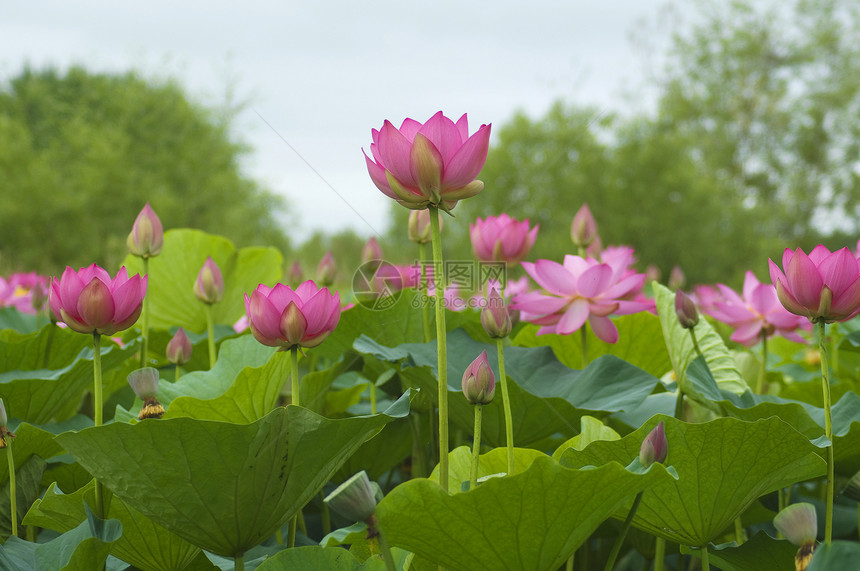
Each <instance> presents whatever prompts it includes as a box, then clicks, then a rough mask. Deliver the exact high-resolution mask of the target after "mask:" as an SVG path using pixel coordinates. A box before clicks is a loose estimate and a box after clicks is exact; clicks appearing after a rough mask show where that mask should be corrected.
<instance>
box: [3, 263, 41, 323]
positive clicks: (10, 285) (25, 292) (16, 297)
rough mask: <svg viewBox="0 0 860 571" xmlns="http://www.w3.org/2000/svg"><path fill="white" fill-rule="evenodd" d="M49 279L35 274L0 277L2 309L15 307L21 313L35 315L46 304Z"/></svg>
mask: <svg viewBox="0 0 860 571" xmlns="http://www.w3.org/2000/svg"><path fill="white" fill-rule="evenodd" d="M47 285H48V279H47V278H46V277H45V276H40V275H39V274H37V273H35V272H28V273H17V274H12V275H11V276H9V279H5V278H2V277H0V307H14V308H15V309H17V310H18V311H20V312H21V313H28V314H35V313H36V311H38V310H39V309H41V307H42V306H43V305H44V304H45V291H46V290H47Z"/></svg>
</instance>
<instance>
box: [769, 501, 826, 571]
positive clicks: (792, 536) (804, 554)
mask: <svg viewBox="0 0 860 571" xmlns="http://www.w3.org/2000/svg"><path fill="white" fill-rule="evenodd" d="M773 525H774V527H775V528H776V529H777V530H778V531H779V532H780V533H782V535H784V536H785V538H786V539H787V540H788V541H790V542H791V543H792V544H794V545H796V546H798V548H799V549H798V550H797V553H796V554H795V556H794V566H795V569H806V567H807V566H808V565H809V561H810V560H811V559H812V553H813V551H814V550H815V538H816V536H817V535H818V518H817V517H816V515H815V506H813V505H812V504H808V503H799V504H791V505H790V506H788V507H787V508H784V509H783V510H782V511H781V512H779V513H778V514H776V517H774V518H773Z"/></svg>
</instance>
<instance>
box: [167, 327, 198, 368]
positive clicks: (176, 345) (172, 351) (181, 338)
mask: <svg viewBox="0 0 860 571" xmlns="http://www.w3.org/2000/svg"><path fill="white" fill-rule="evenodd" d="M191 349H192V348H191V340H190V339H189V338H188V335H186V334H185V330H184V329H182V328H181V327H180V328H179V330H178V331H177V332H176V334H175V335H174V336H173V338H172V339H171V340H170V341H169V342H168V343H167V351H166V353H167V360H168V361H170V362H171V363H173V364H174V365H179V366H182V365H184V364H185V363H187V362H188V361H190V360H191Z"/></svg>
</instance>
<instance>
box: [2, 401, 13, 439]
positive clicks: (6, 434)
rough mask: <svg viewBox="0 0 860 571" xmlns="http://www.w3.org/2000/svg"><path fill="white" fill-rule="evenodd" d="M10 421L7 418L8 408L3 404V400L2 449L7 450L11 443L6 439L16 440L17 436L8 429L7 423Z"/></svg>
mask: <svg viewBox="0 0 860 571" xmlns="http://www.w3.org/2000/svg"><path fill="white" fill-rule="evenodd" d="M7 422H9V419H8V418H7V417H6V406H5V405H4V404H3V399H0V448H6V447H7V446H8V445H9V442H8V441H7V440H6V438H7V437H8V438H15V435H14V434H12V432H11V431H10V430H9V429H7V428H6V423H7Z"/></svg>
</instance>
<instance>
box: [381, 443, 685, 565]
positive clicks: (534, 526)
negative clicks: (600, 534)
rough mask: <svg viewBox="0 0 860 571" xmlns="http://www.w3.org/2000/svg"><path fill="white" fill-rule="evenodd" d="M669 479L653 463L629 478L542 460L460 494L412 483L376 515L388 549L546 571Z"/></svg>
mask: <svg viewBox="0 0 860 571" xmlns="http://www.w3.org/2000/svg"><path fill="white" fill-rule="evenodd" d="M637 454H638V450H637ZM631 458H632V456H631ZM671 479H672V478H671V476H669V475H668V473H667V472H666V470H665V469H664V468H663V466H661V465H658V464H655V465H654V466H652V469H650V470H649V471H648V472H647V473H645V474H634V473H632V472H629V471H628V470H626V469H625V468H624V467H623V466H621V465H620V464H617V463H614V462H613V463H610V464H607V465H605V466H600V467H599V468H591V469H583V470H571V469H568V468H564V467H562V466H560V465H559V464H558V463H557V462H555V461H554V460H553V459H552V458H549V457H543V458H538V459H536V460H535V461H534V462H533V463H532V465H531V467H529V469H528V470H526V471H525V472H522V473H520V474H517V475H516V476H511V477H504V478H490V479H489V480H487V481H486V482H484V483H483V484H481V485H479V486H478V487H477V488H476V489H474V490H471V491H469V492H464V493H460V494H454V495H449V494H448V493H446V492H444V491H443V490H442V488H440V487H439V485H438V484H436V483H435V482H432V481H430V480H425V479H416V480H410V481H409V482H406V483H404V484H401V485H399V486H397V487H396V488H395V489H394V490H393V491H392V492H391V493H389V494H388V496H387V497H385V498H384V499H383V500H382V501H381V502H380V503H379V506H378V507H377V511H376V516H377V519H378V520H379V526H380V529H381V530H382V531H383V533H385V535H386V537H387V538H388V542H389V543H390V544H392V545H397V546H399V547H403V548H405V549H408V550H409V551H413V552H414V553H416V554H417V555H419V556H421V557H424V558H426V559H429V560H430V561H433V562H434V563H437V564H439V565H442V566H445V567H449V568H451V569H469V570H470V571H479V570H483V569H486V570H488V571H498V570H501V569H511V570H513V569H518V570H523V571H543V570H551V569H557V568H558V567H559V566H560V565H562V564H563V563H564V561H565V560H566V559H567V558H568V557H569V556H570V554H571V553H573V552H574V550H575V549H576V548H577V547H579V545H581V544H582V542H583V541H585V540H586V538H587V537H588V536H589V535H590V534H591V533H592V532H593V531H594V530H595V529H597V526H599V525H600V523H601V522H602V521H604V520H605V519H606V518H607V517H609V516H610V515H611V514H612V512H614V511H615V510H616V509H618V508H620V507H621V506H622V505H623V504H624V503H626V502H627V501H628V500H632V498H633V496H635V495H636V494H637V493H638V492H639V491H641V490H644V489H646V488H649V487H650V486H653V485H657V483H658V482H664V481H665V480H671ZM646 493H647V492H646Z"/></svg>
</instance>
